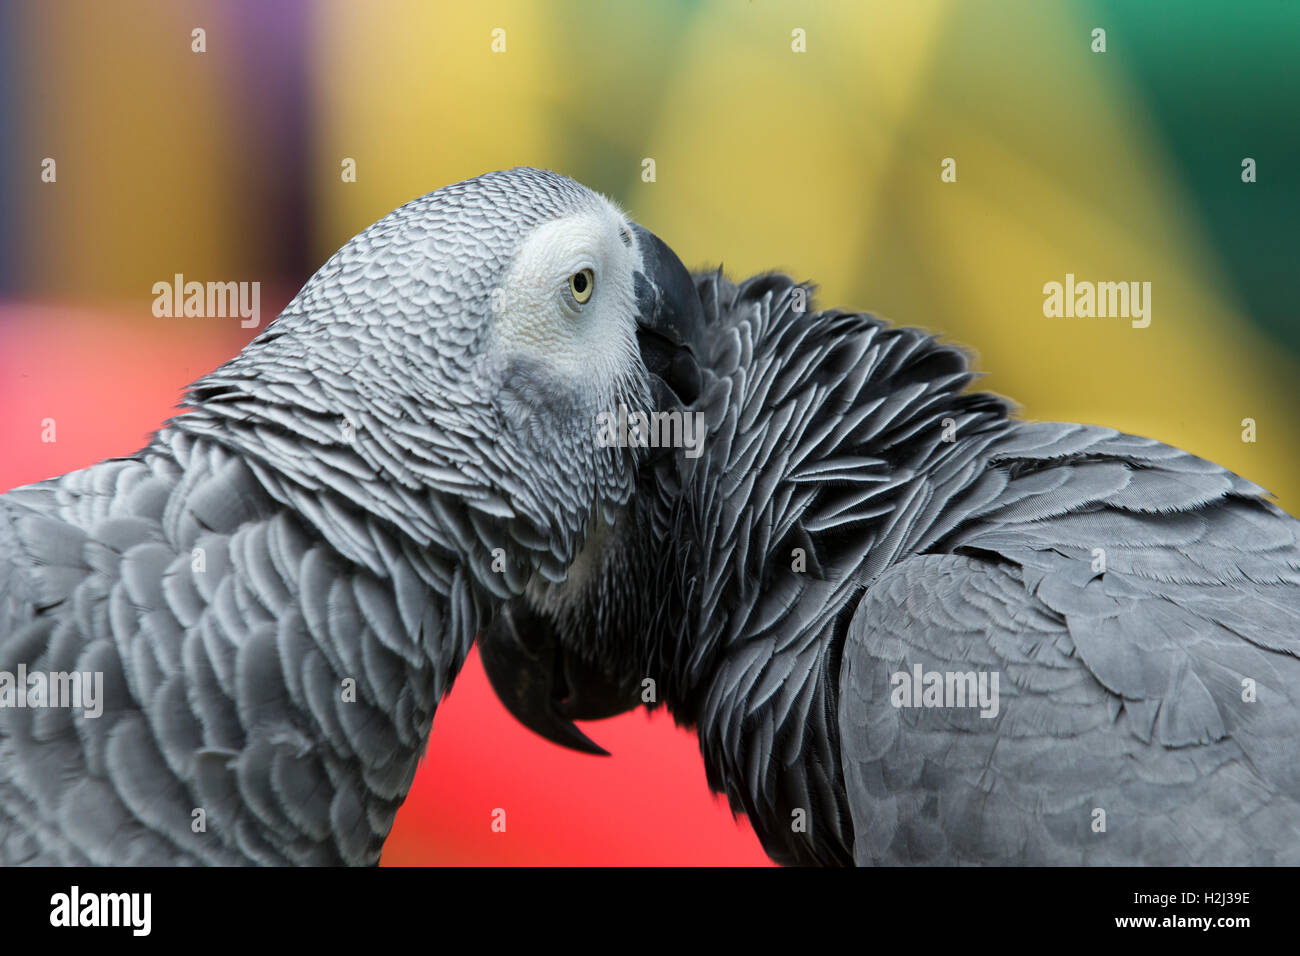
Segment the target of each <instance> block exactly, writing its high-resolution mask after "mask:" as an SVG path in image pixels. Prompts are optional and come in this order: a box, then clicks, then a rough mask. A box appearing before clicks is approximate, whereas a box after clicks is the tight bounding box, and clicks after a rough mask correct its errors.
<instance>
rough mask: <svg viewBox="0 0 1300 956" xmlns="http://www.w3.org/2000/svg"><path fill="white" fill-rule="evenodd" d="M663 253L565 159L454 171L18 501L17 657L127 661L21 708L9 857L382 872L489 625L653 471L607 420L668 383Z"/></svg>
mask: <svg viewBox="0 0 1300 956" xmlns="http://www.w3.org/2000/svg"><path fill="white" fill-rule="evenodd" d="M554 228H560V229H564V230H568V231H567V232H565V233H564V236H565V237H566V240H565V241H566V242H567V243H568V245H566V246H564V249H562V250H561V251H560V252H556V251H555V247H554V245H553V244H551V243H542V244H541V247H540V248H541V252H540V255H541V256H542V258H540V259H537V258H535V256H536V255H537V252H536V248H535V247H536V246H537V244H536V243H533V245H531V246H530V245H529V243H532V242H533V237H534V236H535V235H537V234H539V231H540V230H543V229H554ZM548 235H549V234H548ZM647 235H648V234H647ZM529 250H533V251H532V252H530V251H529ZM564 250H569V251H568V252H565V251H564ZM611 250H612V251H611ZM570 253H571V254H572V255H573V256H577V257H578V258H577V259H576V260H575V261H577V262H579V263H580V264H581V265H585V266H587V267H589V269H590V272H591V275H592V277H593V279H595V277H597V276H598V279H597V280H595V281H596V288H595V293H594V295H591V291H590V290H591V285H590V283H588V284H587V285H586V288H587V290H588V294H589V295H591V298H590V305H588V307H587V308H586V309H585V310H584V309H582V308H580V306H581V305H582V303H580V302H578V301H576V300H574V299H572V298H568V299H566V298H564V296H565V295H566V293H565V284H564V280H565V276H566V273H565V272H563V271H561V272H559V273H557V274H556V275H551V274H550V273H549V272H548V271H547V270H548V269H549V268H550V267H551V266H553V265H556V263H557V262H558V265H559V266H563V265H565V263H566V262H567V261H568V260H555V261H553V258H554V256H557V255H561V254H563V255H569V254H570ZM529 255H533V256H534V258H533V259H529V260H528V262H526V263H525V266H526V268H524V269H523V271H524V278H523V279H522V280H520V279H517V278H515V271H512V270H517V269H518V268H519V264H520V262H522V261H523V259H524V258H525V257H526V256H529ZM638 255H639V254H638V252H637V250H636V249H635V248H634V245H633V239H632V231H631V228H630V226H629V225H628V224H627V223H626V222H625V220H624V218H623V216H622V214H621V213H619V212H618V211H617V210H616V209H615V208H614V207H613V206H612V205H611V204H609V203H608V202H607V201H606V200H604V199H603V198H601V197H599V196H597V195H596V194H594V193H591V192H589V191H588V190H586V189H585V188H584V187H582V186H580V185H578V184H577V183H574V182H573V181H571V180H568V179H565V178H564V177H562V176H558V175H555V174H552V173H547V172H542V171H538V170H529V169H518V170H512V171H509V172H502V173H492V174H488V175H486V176H483V177H479V178H478V179H475V180H470V181H467V182H465V183H459V184H456V185H454V186H449V187H447V188H444V189H442V190H439V191H437V192H435V193H431V194H429V195H428V196H425V197H423V198H421V199H418V200H416V201H414V202H412V203H409V204H407V205H406V206H403V207H401V208H400V209H398V210H396V211H394V212H393V213H391V214H390V215H388V216H387V217H385V218H384V219H381V220H380V221H379V222H377V223H375V224H374V225H373V226H371V227H370V228H368V229H366V230H365V231H364V232H362V233H361V234H360V235H358V236H357V237H356V238H354V239H353V240H352V241H350V242H349V243H348V244H347V245H345V246H344V247H343V248H342V249H340V250H339V251H338V252H337V253H336V254H335V255H334V256H333V257H332V258H331V259H330V260H329V261H328V262H327V263H326V264H325V265H324V266H323V267H322V268H321V270H320V271H319V272H318V273H317V274H316V275H315V276H314V277H313V278H312V279H311V281H309V282H308V283H307V285H306V286H305V287H304V288H303V289H302V291H301V292H299V294H298V295H297V296H296V297H295V298H294V300H293V301H292V302H291V303H290V304H289V306H288V307H287V308H286V309H285V311H284V312H283V313H282V314H281V315H280V316H279V317H278V318H277V319H276V320H275V321H274V322H273V323H272V324H271V325H269V326H268V328H267V329H266V330H265V331H264V332H263V333H262V334H260V335H259V336H257V338H256V339H254V340H253V342H252V343H250V344H249V346H248V347H247V348H245V349H244V351H243V352H242V353H241V354H240V355H238V356H237V357H236V358H234V359H233V360H232V361H230V362H229V363H227V364H226V365H224V366H222V367H221V368H219V369H217V370H216V371H214V372H212V373H211V374H209V375H207V376H204V377H203V378H202V379H200V380H199V381H198V382H197V383H195V384H194V385H193V386H192V387H191V389H190V391H189V395H188V399H187V401H186V405H187V406H188V409H189V410H188V412H187V413H186V414H182V415H180V416H178V417H176V418H174V419H172V420H171V421H170V422H168V423H167V424H166V426H164V427H163V428H162V430H161V431H159V432H158V433H157V434H156V435H155V437H154V438H153V440H152V441H151V442H150V443H149V445H148V447H146V448H145V449H144V450H142V451H141V452H140V453H139V454H137V455H134V456H132V457H129V458H123V459H115V460H110V461H106V462H103V463H101V464H98V465H95V466H92V467H90V468H87V469H85V470H82V471H78V472H73V473H71V474H68V475H64V476H63V477H61V478H54V479H50V480H48V481H45V482H41V483H39V484H35V485H31V486H28V487H24V488H20V489H16V490H13V491H11V492H9V493H8V494H5V495H3V496H0V671H8V672H11V673H12V672H15V671H16V670H17V668H18V666H19V665H23V666H25V667H26V668H27V669H28V671H29V672H32V671H66V672H98V673H101V674H102V675H103V680H104V691H103V697H104V700H103V707H104V712H103V714H102V716H99V717H86V716H84V715H83V714H82V713H81V712H80V711H77V710H74V709H69V708H52V707H46V708H40V709H27V708H18V707H16V706H7V707H3V708H0V863H10V864H12V863H99V864H125V863H150V864H156V863H204V864H228V863H249V862H253V863H269V864H279V863H349V864H366V863H375V862H376V861H377V860H378V857H379V853H380V849H381V846H382V842H383V839H384V837H385V836H386V835H387V833H388V830H389V827H390V825H391V824H392V821H393V816H394V814H395V812H396V810H397V808H398V806H399V805H400V804H401V802H402V800H403V798H404V797H405V795H406V791H407V788H408V787H409V785H410V783H411V780H412V777H413V775H414V773H415V769H416V765H417V762H418V760H419V758H420V756H421V754H422V752H423V749H424V743H425V740H426V737H427V734H428V733H429V728H430V722H431V720H432V717H433V714H434V710H435V708H436V706H437V704H438V701H439V700H440V698H441V697H442V696H443V694H444V693H445V692H446V691H447V689H448V688H449V687H450V684H451V682H452V680H453V678H454V677H455V674H456V672H457V670H458V669H459V667H460V665H461V662H462V661H463V660H464V657H465V655H466V653H467V652H468V650H469V647H470V645H471V643H472V641H473V640H474V637H475V635H476V633H478V631H479V630H480V629H481V628H482V627H484V626H486V624H487V623H488V622H489V621H490V620H492V616H493V613H494V609H495V608H496V607H497V605H498V604H499V603H500V602H501V601H503V600H505V599H508V598H510V597H512V596H514V595H518V594H520V593H521V592H522V591H523V590H524V588H525V587H526V586H528V585H529V583H530V582H533V586H536V587H540V586H541V582H548V583H549V585H550V587H551V589H552V590H553V591H554V592H555V593H557V594H561V595H562V594H563V591H564V583H563V582H564V581H565V580H566V578H567V575H568V568H569V565H570V563H571V562H572V561H573V558H574V556H575V554H577V552H578V551H579V549H580V548H581V547H582V546H583V544H584V542H585V541H586V540H587V538H588V536H589V532H590V530H591V529H592V528H594V527H598V526H601V525H603V524H604V523H605V522H606V521H607V520H609V516H611V515H612V514H613V513H614V512H615V511H617V510H618V509H619V508H620V507H621V506H622V505H623V504H624V503H625V502H626V501H627V499H628V496H629V495H630V493H631V491H632V482H633V479H634V476H635V471H636V467H637V463H638V460H639V455H640V452H639V451H638V450H636V449H626V448H612V447H611V448H606V447H600V446H599V445H598V443H597V441H596V440H595V439H596V429H595V428H594V427H593V424H592V422H593V420H594V417H595V415H596V414H597V413H598V412H600V411H602V410H606V409H610V408H615V407H618V405H619V404H620V403H622V404H624V405H626V406H628V407H630V408H633V409H645V408H646V407H647V403H648V401H649V389H650V378H649V377H648V373H647V371H646V369H645V366H644V365H643V364H642V363H641V362H640V361H639V359H638V358H637V344H636V343H637V331H636V326H637V321H638V319H640V320H641V321H643V322H644V321H646V320H647V318H649V317H650V316H648V315H647V310H645V309H641V310H640V311H641V314H640V315H638V300H636V299H635V298H634V296H633V293H632V289H633V287H634V286H635V287H636V289H638V290H640V291H641V292H642V293H644V294H646V295H649V294H651V293H655V292H656V290H657V285H656V282H657V279H658V277H657V276H656V275H654V274H650V275H646V274H643V271H642V266H641V264H640V259H639V258H638ZM548 256H549V257H552V258H547V257H548ZM678 267H679V268H680V265H678ZM577 268H580V266H574V267H572V268H571V269H570V272H572V271H573V270H574V269H577ZM502 295H504V298H502V297H501V296H502ZM512 296H513V297H514V299H512V298H511V297H512ZM530 296H532V297H533V298H531V299H530V298H529V297H530ZM660 299H661V300H663V302H664V306H665V307H668V306H671V301H669V299H668V298H665V297H664V296H662V295H661V296H660ZM515 300H519V301H524V302H525V303H526V304H527V305H526V307H524V308H522V309H516V310H515V311H511V309H512V308H513V307H512V306H511V304H510V303H511V302H512V301H515ZM584 301H585V300H584ZM503 303H504V304H503ZM529 303H530V304H529ZM552 310H554V311H555V313H556V315H557V316H560V318H559V319H558V320H555V321H552V319H553V316H552V315H551V311H552ZM535 343H540V344H539V345H536V347H535V345H534V344H535ZM557 343H558V344H557ZM569 345H572V349H571V351H572V353H573V354H568V353H567V352H566V348H568V347H569ZM579 358H581V360H582V362H584V363H585V366H584V367H583V368H582V374H581V375H579V374H577V373H576V369H578V366H579V362H578V359H579ZM566 361H567V362H568V364H567V365H565V364H564V363H565V362H566ZM11 703H12V702H11ZM200 811H201V812H200Z"/></svg>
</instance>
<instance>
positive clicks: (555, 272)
mask: <svg viewBox="0 0 1300 956" xmlns="http://www.w3.org/2000/svg"><path fill="white" fill-rule="evenodd" d="M625 229H626V225H625V223H624V219H623V217H622V216H621V215H620V214H619V213H618V211H617V210H616V209H615V208H614V207H613V205H612V204H607V203H605V202H601V203H599V204H597V205H594V206H593V207H591V208H589V209H585V210H582V211H580V212H576V213H573V214H572V215H569V216H566V217H565V218H563V219H557V220H554V221H552V222H548V223H544V224H543V225H541V226H538V227H537V228H536V229H535V230H533V232H532V234H531V235H529V236H528V238H527V239H526V240H525V241H524V243H523V245H522V246H521V247H520V249H519V252H518V253H517V254H516V255H515V259H514V262H513V263H511V266H510V270H509V272H508V273H507V275H506V277H505V280H504V281H503V282H502V283H501V287H500V288H499V289H497V290H494V291H493V294H492V307H493V320H494V323H495V327H496V330H497V334H498V336H499V338H500V341H501V343H502V345H503V346H504V347H505V348H506V349H513V350H518V351H521V352H525V353H528V354H530V355H533V356H535V357H537V358H541V359H544V360H545V361H546V362H547V364H549V365H550V366H552V367H553V368H555V369H556V371H557V372H559V373H560V374H563V375H566V376H571V377H573V378H578V379H585V380H587V381H588V382H590V383H591V384H592V385H595V386H596V387H598V388H599V387H601V386H602V385H612V383H613V382H614V381H616V380H618V379H619V378H621V377H622V375H623V374H624V373H625V371H626V368H627V365H628V362H629V361H630V360H631V358H632V357H633V356H635V354H636V296H635V292H634V281H633V274H634V272H635V270H636V268H637V267H638V265H639V264H640V259H639V258H638V254H637V252H636V251H635V250H634V249H632V248H630V247H628V246H627V245H625V244H624V242H623V241H622V239H621V238H620V234H621V233H622V232H623V231H624V230H625ZM584 269H590V270H591V274H592V276H593V278H592V285H591V290H590V291H591V298H590V299H588V300H587V301H586V302H585V303H578V302H577V301H576V299H575V297H574V295H573V291H572V288H571V286H570V280H571V279H572V277H573V276H575V275H576V274H578V273H580V272H582V271H583V270H584ZM584 288H585V286H584Z"/></svg>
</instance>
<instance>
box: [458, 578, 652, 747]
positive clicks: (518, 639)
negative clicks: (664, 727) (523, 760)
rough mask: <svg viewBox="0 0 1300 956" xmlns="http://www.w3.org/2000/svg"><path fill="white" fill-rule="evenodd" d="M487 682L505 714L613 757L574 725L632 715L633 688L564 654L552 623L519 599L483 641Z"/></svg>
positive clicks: (549, 736) (506, 607)
mask: <svg viewBox="0 0 1300 956" xmlns="http://www.w3.org/2000/svg"><path fill="white" fill-rule="evenodd" d="M479 656H480V657H481V658H482V660H483V670H484V671H486V672H487V677H488V682H489V683H490V684H491V685H492V689H493V690H494V691H495V692H496V695H497V697H499V698H500V699H501V703H502V704H504V705H505V708H506V710H508V711H510V713H511V714H512V715H514V717H515V719H516V720H518V721H519V722H520V723H521V724H523V725H524V726H525V727H527V728H528V729H529V730H531V731H533V732H535V733H538V734H541V735H542V736H543V737H545V738H546V739H547V740H549V741H551V742H552V743H557V744H560V745H561V746H564V747H571V748H573V749H574V750H581V751H583V752H584V753H591V754H602V755H605V756H608V755H609V751H607V750H605V748H603V747H601V746H600V745H599V744H597V743H596V742H595V741H593V740H592V739H591V738H590V737H588V736H587V735H586V734H584V733H583V732H582V731H581V730H579V729H578V728H577V726H576V725H575V724H574V720H599V719H601V718H603V717H612V716H614V715H615V714H620V713H622V712H623V711H625V710H631V709H632V708H633V707H635V706H637V704H639V703H640V698H639V687H638V686H637V685H636V684H635V683H626V684H621V683H618V682H616V681H614V680H612V679H611V678H610V677H608V676H607V675H605V674H603V673H601V672H600V671H598V670H596V669H595V668H592V667H590V666H589V665H587V664H586V663H585V662H583V661H581V660H580V659H579V658H578V657H576V656H575V655H573V654H568V653H565V652H564V650H563V649H562V648H561V647H560V642H559V638H558V636H557V635H556V633H555V631H554V629H553V628H552V627H551V625H550V622H548V621H547V620H546V619H545V618H543V617H541V616H539V615H537V614H534V613H533V612H532V611H531V610H529V609H528V608H527V606H526V605H525V604H524V603H523V602H522V601H520V600H513V601H510V602H508V603H507V604H505V605H504V606H503V607H502V608H501V610H500V613H498V614H497V616H496V618H495V619H494V620H493V621H492V623H491V625H489V626H488V628H487V630H486V631H484V632H483V633H482V634H481V635H480V636H479Z"/></svg>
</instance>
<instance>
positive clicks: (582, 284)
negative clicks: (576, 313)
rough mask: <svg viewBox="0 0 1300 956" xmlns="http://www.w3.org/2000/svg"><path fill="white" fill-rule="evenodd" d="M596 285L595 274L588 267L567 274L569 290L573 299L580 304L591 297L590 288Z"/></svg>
mask: <svg viewBox="0 0 1300 956" xmlns="http://www.w3.org/2000/svg"><path fill="white" fill-rule="evenodd" d="M595 287H596V274H595V273H594V272H592V271H591V270H590V269H583V270H582V271H581V272H575V273H574V274H573V275H571V276H569V291H570V292H572V293H573V301H575V302H577V303H578V305H582V304H583V303H585V302H586V301H587V300H588V299H590V298H591V290H592V289H594V288H595Z"/></svg>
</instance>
